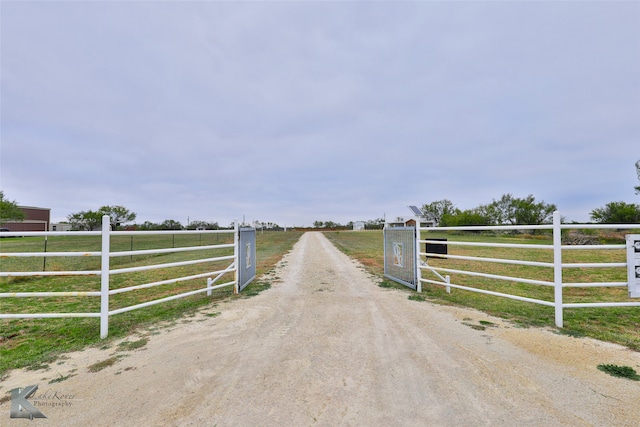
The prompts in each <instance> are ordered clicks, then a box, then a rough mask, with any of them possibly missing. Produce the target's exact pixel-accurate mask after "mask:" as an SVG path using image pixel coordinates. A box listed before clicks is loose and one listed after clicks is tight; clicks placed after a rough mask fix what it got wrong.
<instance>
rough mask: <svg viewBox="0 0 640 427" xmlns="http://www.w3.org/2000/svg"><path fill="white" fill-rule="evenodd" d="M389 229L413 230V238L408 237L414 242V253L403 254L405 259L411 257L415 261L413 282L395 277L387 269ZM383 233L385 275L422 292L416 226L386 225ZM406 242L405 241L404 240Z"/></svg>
mask: <svg viewBox="0 0 640 427" xmlns="http://www.w3.org/2000/svg"><path fill="white" fill-rule="evenodd" d="M387 231H407V232H408V231H410V232H412V235H411V238H410V239H407V240H408V241H411V244H412V248H411V249H412V250H413V252H412V253H408V254H403V258H405V259H411V260H412V263H413V280H414V283H411V282H407V281H406V280H403V279H401V278H399V277H395V276H392V275H391V273H390V272H389V271H388V269H387ZM382 233H383V251H384V263H383V264H384V277H386V278H387V279H390V280H393V281H394V282H396V283H400V284H401V285H404V286H406V287H408V288H411V289H413V290H414V291H417V292H422V284H421V283H420V280H419V277H420V276H419V274H420V273H419V271H420V269H419V268H418V264H417V263H416V261H419V260H420V255H419V253H418V252H419V251H418V247H417V245H416V243H417V237H416V227H411V226H410V227H387V226H385V227H384V229H383V230H382ZM403 243H404V242H403Z"/></svg>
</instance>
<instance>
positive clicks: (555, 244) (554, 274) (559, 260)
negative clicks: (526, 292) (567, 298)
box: [415, 212, 640, 327]
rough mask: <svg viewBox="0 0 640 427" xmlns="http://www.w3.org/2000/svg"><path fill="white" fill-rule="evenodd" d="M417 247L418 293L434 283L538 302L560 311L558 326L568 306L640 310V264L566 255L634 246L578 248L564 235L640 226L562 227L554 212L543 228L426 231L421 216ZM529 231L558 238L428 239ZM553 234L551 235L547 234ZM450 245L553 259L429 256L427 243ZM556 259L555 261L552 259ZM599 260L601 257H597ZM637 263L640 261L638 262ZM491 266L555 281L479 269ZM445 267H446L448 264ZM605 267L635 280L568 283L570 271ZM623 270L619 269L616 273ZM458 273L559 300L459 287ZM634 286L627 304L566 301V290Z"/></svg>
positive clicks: (452, 255) (514, 226)
mask: <svg viewBox="0 0 640 427" xmlns="http://www.w3.org/2000/svg"><path fill="white" fill-rule="evenodd" d="M416 223H417V226H416V230H417V231H416V233H415V238H416V247H417V248H420V249H418V250H417V251H416V254H415V256H416V260H417V264H418V266H419V267H418V269H417V282H418V287H417V291H418V292H421V291H422V284H432V285H440V286H444V287H446V290H447V292H450V291H451V289H452V288H453V289H460V290H465V291H471V292H478V293H482V294H486V295H493V296H497V297H503V298H509V299H513V300H517V301H524V302H530V303H535V304H540V305H544V306H549V307H554V309H555V323H556V326H558V327H562V326H563V309H565V308H586V307H640V301H632V300H631V294H632V292H631V286H632V284H631V283H630V281H631V270H632V269H633V268H637V267H636V266H631V265H630V261H629V260H627V261H626V262H603V261H598V260H597V259H592V260H588V261H585V262H563V253H565V252H567V253H568V252H571V251H616V252H615V253H619V254H622V253H623V252H624V251H626V250H628V246H627V245H626V244H602V245H597V244H584V245H580V244H576V245H567V244H562V233H563V231H565V232H566V230H618V231H620V230H640V224H562V223H561V220H560V214H559V212H554V215H553V223H552V224H542V225H512V226H461V227H421V225H420V218H416ZM523 230H532V231H534V232H536V231H538V230H550V231H551V234H552V243H551V244H538V243H532V244H519V243H518V244H514V243H493V242H465V241H451V240H449V239H429V238H424V239H423V238H422V235H423V233H424V234H425V235H426V236H428V235H429V233H430V232H438V231H440V232H451V231H466V232H487V231H505V232H513V231H518V232H521V231H523ZM547 233H548V231H547ZM428 244H431V245H444V246H445V247H446V248H455V247H460V248H465V247H467V248H472V249H473V250H477V251H481V250H482V248H492V249H499V248H504V249H509V250H510V251H509V253H510V254H511V253H515V252H516V251H517V250H521V249H526V250H532V251H537V250H540V251H542V252H541V253H544V252H545V251H546V252H548V253H550V255H548V256H549V257H550V259H549V260H548V261H544V260H542V261H541V260H525V259H523V260H519V259H510V258H509V257H505V258H497V257H495V256H487V257H483V256H479V255H475V254H473V255H454V254H449V253H448V252H449V251H448V250H446V251H443V252H445V253H434V252H427V251H426V250H425V249H424V248H425V247H426V245H428ZM551 258H552V259H551ZM595 258H597V257H595ZM429 259H435V260H440V261H441V262H440V263H439V264H440V265H438V266H434V265H430V264H429ZM448 261H454V262H459V263H460V262H466V264H465V266H466V267H465V266H463V267H462V268H450V267H447V266H446V263H447V262H448ZM636 262H637V261H636ZM484 263H491V264H499V265H512V266H525V267H531V268H536V269H539V271H540V273H538V274H543V273H542V272H543V271H547V272H548V273H546V274H547V275H548V277H549V280H543V279H540V278H531V277H517V276H515V275H514V276H511V275H504V274H493V273H486V272H482V271H478V270H479V268H478V267H477V266H478V265H479V264H484ZM442 264H444V265H442ZM604 269H611V270H612V271H619V272H621V271H622V270H623V269H624V270H628V271H629V279H628V280H627V281H621V280H612V281H602V280H594V281H586V282H572V281H569V280H564V273H565V272H570V271H571V270H577V271H579V272H581V273H582V270H584V275H585V276H589V273H590V272H592V271H602V270H604ZM616 269H617V270H616ZM427 273H428V274H433V275H435V276H436V277H433V278H429V277H423V276H426V275H427ZM450 275H456V277H476V278H483V279H491V280H495V281H507V282H517V283H522V284H526V285H533V286H544V287H547V288H549V287H551V288H553V297H552V299H551V300H544V299H539V298H530V297H527V296H522V295H514V294H511V293H506V292H497V291H492V290H487V289H482V288H481V287H477V286H473V285H468V284H464V285H463V284H459V283H458V284H456V283H451V276H450ZM626 286H629V287H630V291H629V296H630V297H629V298H628V299H627V300H626V301H615V302H612V301H608V302H598V301H593V302H572V303H566V302H563V297H564V292H563V291H564V290H565V289H569V288H571V289H575V288H591V289H593V288H605V287H612V288H616V287H626Z"/></svg>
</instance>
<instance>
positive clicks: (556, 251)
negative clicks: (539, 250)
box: [553, 211, 564, 328]
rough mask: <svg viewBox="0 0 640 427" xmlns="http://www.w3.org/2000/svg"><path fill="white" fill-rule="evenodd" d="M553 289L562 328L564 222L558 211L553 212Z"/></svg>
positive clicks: (558, 319)
mask: <svg viewBox="0 0 640 427" xmlns="http://www.w3.org/2000/svg"><path fill="white" fill-rule="evenodd" d="M553 289H554V298H553V300H554V304H555V317H556V326H557V327H558V328H562V327H563V323H564V322H563V316H562V308H563V306H562V223H561V221H560V212H558V211H555V212H554V213H553Z"/></svg>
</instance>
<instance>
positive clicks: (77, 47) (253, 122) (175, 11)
mask: <svg viewBox="0 0 640 427" xmlns="http://www.w3.org/2000/svg"><path fill="white" fill-rule="evenodd" d="M1 7H2V14H1V19H2V34H1V36H2V50H1V55H2V58H1V59H2V62H1V71H2V75H1V78H2V87H1V93H0V97H1V101H2V117H1V120H2V123H1V124H2V146H1V147H0V149H1V151H0V154H1V158H0V162H1V166H2V172H1V175H0V179H1V187H2V189H3V190H4V191H5V194H6V195H7V196H8V197H10V198H12V199H17V200H18V201H19V202H21V203H23V204H28V205H38V206H47V207H51V208H52V213H53V216H54V218H56V219H63V218H64V217H66V216H67V215H68V214H70V213H73V212H77V211H79V210H86V209H95V208H97V207H99V206H101V205H104V204H122V205H125V206H127V207H129V208H130V209H132V210H134V211H135V212H137V213H138V218H139V219H140V220H141V221H144V220H151V221H162V220H163V219H167V218H173V219H177V220H180V221H182V222H183V223H184V222H186V218H187V217H189V218H191V219H192V220H193V219H207V220H217V221H220V222H221V223H223V224H226V223H228V222H230V221H232V220H233V219H234V218H238V217H240V216H242V215H246V216H247V218H248V219H260V220H264V221H273V222H278V223H285V224H288V225H293V224H296V225H303V224H311V223H312V222H313V221H314V220H334V221H339V222H348V221H351V220H358V219H373V218H377V217H381V216H382V215H384V214H385V213H386V214H387V215H397V214H405V213H406V212H405V210H406V208H405V206H406V205H407V204H422V203H427V202H430V201H433V200H438V199H442V198H448V199H450V200H453V201H454V202H455V203H456V204H457V205H458V206H460V207H462V208H471V207H474V206H477V205H478V204H481V203H488V202H490V201H491V200H492V199H493V198H499V197H500V196H501V195H502V194H504V193H513V194H515V195H517V196H526V195H527V194H534V195H535V196H536V198H538V199H542V200H545V201H546V202H548V203H555V204H557V205H558V206H559V208H560V209H561V212H562V214H563V215H564V216H566V217H568V218H569V219H575V220H586V219H588V214H589V211H590V210H591V209H594V208H596V207H600V206H602V205H604V204H605V203H607V202H609V201H613V200H625V201H627V202H637V196H635V195H634V194H633V186H634V185H637V181H636V176H635V170H634V166H633V164H634V162H635V161H636V160H637V158H640V151H639V150H638V147H639V146H640V145H639V144H638V143H639V140H640V77H639V76H640V29H639V28H638V26H637V17H638V15H639V14H640V5H639V4H637V3H633V2H607V3H604V2H543V3H533V2H479V3H467V2H463V3H444V2H415V3H414V2H402V3H390V2H380V3H357V2H344V3H341V2H338V3H336V2H327V3H324V2H295V3H294V2H281V3H280V2H267V3H256V2H247V3H244V2H241V3H231V2H185V3H181V2H114V3H109V2H46V3H45V2H26V3H18V2H5V3H3V4H2V6H1Z"/></svg>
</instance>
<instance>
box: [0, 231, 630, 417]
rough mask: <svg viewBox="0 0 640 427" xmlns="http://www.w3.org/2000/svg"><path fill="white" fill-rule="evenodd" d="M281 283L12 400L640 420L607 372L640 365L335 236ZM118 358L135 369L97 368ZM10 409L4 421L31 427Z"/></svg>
mask: <svg viewBox="0 0 640 427" xmlns="http://www.w3.org/2000/svg"><path fill="white" fill-rule="evenodd" d="M266 280H271V281H272V283H273V286H272V288H271V289H270V290H268V291H265V292H263V293H261V294H260V295H258V296H256V297H252V298H248V299H240V300H235V301H233V302H229V303H223V304H220V305H218V306H217V307H215V308H211V309H210V310H209V312H213V311H219V312H220V313H221V314H220V315H218V316H216V317H210V316H206V313H203V314H201V315H199V316H198V317H196V318H191V319H188V320H189V321H185V322H182V323H179V324H177V325H173V326H171V327H168V328H166V329H163V330H162V331H161V332H160V333H159V334H155V335H154V334H152V333H150V332H141V336H146V337H148V339H149V342H148V343H147V344H146V345H145V346H144V347H143V348H141V349H138V350H132V351H125V352H116V346H115V345H113V346H112V347H111V348H109V349H96V348H93V349H88V350H85V351H83V352H78V353H72V354H69V355H67V356H66V357H64V358H62V359H61V360H60V363H59V364H57V365H55V366H53V365H52V368H51V369H50V370H48V371H35V372H34V371H22V370H21V371H14V372H12V373H10V375H9V376H8V378H5V379H4V380H3V383H2V388H1V389H0V393H2V394H4V393H7V391H8V390H11V389H12V388H15V387H26V386H28V385H32V384H38V385H39V387H40V388H39V389H38V391H37V392H36V394H35V395H34V398H33V399H30V401H32V402H34V403H35V404H37V405H38V407H39V408H40V410H41V411H42V412H43V413H44V414H45V415H46V416H47V418H46V419H37V420H34V422H33V424H29V425H34V426H36V425H41V426H49V425H51V426H53V425H55V426H61V425H65V426H75V425H78V426H80V425H82V426H86V425H92V426H101V425H104V426H139V425H152V426H162V425H166V426H214V425H217V426H311V425H319V426H335V425H357V426H414V425H415V426H418V425H419V426H426V425H428V426H481V425H496V426H541V425H544V426H637V425H638V424H639V423H640V382H637V381H631V380H627V379H620V378H614V377H611V376H609V375H607V374H605V373H602V372H600V371H598V370H597V369H596V366H597V365H598V364H600V363H611V364H618V365H626V366H632V367H634V368H635V369H636V370H640V353H637V352H633V351H630V350H628V349H625V348H623V347H620V346H616V345H612V344H609V343H603V342H600V341H596V340H591V339H585V338H572V337H568V336H562V335H557V334H554V333H553V332H552V331H549V330H544V329H536V328H529V329H520V328H516V327H515V326H513V325H511V324H509V323H507V322H504V321H501V320H499V319H495V318H491V317H490V316H487V315H486V314H484V313H481V312H477V311H474V310H466V309H459V308H453V307H445V306H438V305H433V304H430V303H428V302H417V301H410V300H408V299H407V296H408V293H407V292H404V291H399V290H394V289H384V288H380V287H378V286H377V285H376V283H375V281H374V280H373V279H372V278H371V277H370V276H369V275H368V274H367V273H366V272H365V271H364V269H363V268H362V267H361V266H360V265H359V264H358V263H357V262H355V261H353V260H351V259H349V258H348V257H347V256H345V255H344V254H342V253H341V252H339V251H338V250H337V249H336V248H335V247H334V246H333V245H332V244H331V243H330V242H329V241H328V240H327V239H326V238H325V237H324V236H323V235H322V234H321V233H306V234H304V235H303V236H302V238H301V239H300V241H299V242H298V243H297V244H296V245H295V247H294V249H293V251H292V252H291V253H289V254H288V255H287V256H286V257H285V258H284V259H283V260H282V261H281V263H280V264H279V266H278V268H277V269H276V270H275V272H272V273H271V274H270V276H269V277H267V278H266ZM481 321H482V324H481V323H480V322H481ZM486 322H491V323H490V324H489V323H486ZM483 325H484V327H485V328H486V329H484V330H482V327H483ZM138 338H139V337H129V338H128V340H129V341H135V340H136V339H138ZM114 354H115V355H120V356H124V357H122V358H121V359H119V360H118V361H117V362H116V363H115V364H114V365H113V366H110V367H108V368H106V369H103V370H101V371H99V372H95V373H90V372H88V370H87V367H88V366H89V365H91V364H93V363H95V362H98V361H101V360H105V359H108V358H110V357H112V356H113V355H114ZM67 375H71V376H70V377H69V378H68V379H66V380H64V381H61V382H57V383H52V384H48V382H49V380H51V379H54V378H60V377H64V376H67ZM47 393H48V394H47ZM56 403H58V405H54V404H56ZM9 406H10V405H9V402H8V401H7V399H5V401H4V402H3V403H2V404H1V405H0V425H3V426H4V425H8V426H13V425H26V420H21V419H10V418H9Z"/></svg>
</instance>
